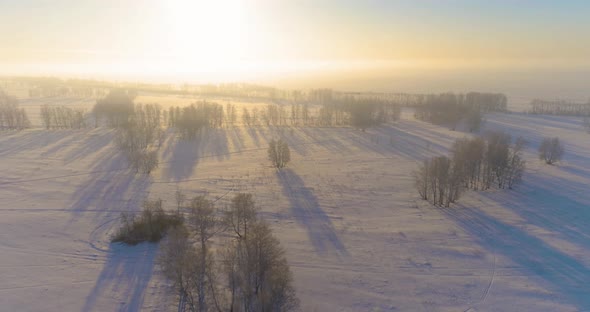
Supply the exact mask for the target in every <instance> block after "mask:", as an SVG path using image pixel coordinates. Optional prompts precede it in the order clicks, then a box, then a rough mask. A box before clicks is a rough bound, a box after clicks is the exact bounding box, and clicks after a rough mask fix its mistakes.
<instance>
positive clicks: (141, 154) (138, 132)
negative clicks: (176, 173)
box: [115, 118, 164, 174]
mask: <svg viewBox="0 0 590 312" xmlns="http://www.w3.org/2000/svg"><path fill="white" fill-rule="evenodd" d="M142 120H143V121H142ZM152 122H153V121H152ZM163 140H164V131H163V130H162V128H161V127H160V126H159V123H154V124H152V123H151V122H149V121H147V120H145V119H142V118H132V119H131V120H130V121H129V122H127V124H125V125H124V126H120V127H119V128H118V129H117V132H116V134H115V144H116V146H117V147H118V148H119V150H120V151H121V152H123V154H124V155H125V157H126V158H127V161H128V162H129V164H130V166H131V168H132V169H134V170H135V172H142V173H146V174H149V173H151V171H152V170H154V169H155V168H157V167H158V148H159V147H160V146H161V144H162V141H163Z"/></svg>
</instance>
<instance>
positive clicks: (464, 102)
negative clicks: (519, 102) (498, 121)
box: [415, 92, 508, 132]
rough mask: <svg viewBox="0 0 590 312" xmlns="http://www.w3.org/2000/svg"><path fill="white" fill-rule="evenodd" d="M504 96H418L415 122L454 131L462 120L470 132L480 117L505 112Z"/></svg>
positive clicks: (479, 123) (496, 94)
mask: <svg viewBox="0 0 590 312" xmlns="http://www.w3.org/2000/svg"><path fill="white" fill-rule="evenodd" d="M507 102H508V100H507V97H506V95H504V94H501V93H477V92H471V93H467V94H455V93H442V94H430V95H427V96H424V97H421V98H420V99H419V100H418V102H417V103H416V104H415V116H416V118H417V119H420V120H423V121H426V122H430V123H433V124H437V125H446V126H450V127H451V129H455V128H456V127H457V126H458V124H459V122H461V121H465V122H466V124H467V127H468V128H469V131H470V132H472V131H478V130H479V128H480V126H481V124H482V121H483V114H485V113H488V112H497V111H506V107H507Z"/></svg>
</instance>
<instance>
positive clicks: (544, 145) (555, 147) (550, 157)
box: [539, 137, 565, 165]
mask: <svg viewBox="0 0 590 312" xmlns="http://www.w3.org/2000/svg"><path fill="white" fill-rule="evenodd" d="M564 153H565V148H564V147H563V145H562V144H561V143H560V142H559V138H558V137H554V138H543V141H542V142H541V145H540V146H539V159H541V160H544V161H545V163H546V164H548V165H552V164H554V163H555V162H557V161H560V160H561V157H563V154H564Z"/></svg>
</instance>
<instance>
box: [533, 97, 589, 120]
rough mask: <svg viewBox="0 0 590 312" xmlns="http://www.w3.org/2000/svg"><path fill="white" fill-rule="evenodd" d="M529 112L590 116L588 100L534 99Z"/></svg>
mask: <svg viewBox="0 0 590 312" xmlns="http://www.w3.org/2000/svg"><path fill="white" fill-rule="evenodd" d="M530 113H531V114H542V115H567V116H590V102H588V103H574V102H569V101H562V100H557V101H545V100H539V99H535V100H532V101H531V110H530Z"/></svg>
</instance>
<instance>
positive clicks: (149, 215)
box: [111, 199, 184, 245]
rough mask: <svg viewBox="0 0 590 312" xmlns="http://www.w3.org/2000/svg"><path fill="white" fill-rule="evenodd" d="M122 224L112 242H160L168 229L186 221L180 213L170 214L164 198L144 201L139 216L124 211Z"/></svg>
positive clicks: (130, 243)
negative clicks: (163, 203)
mask: <svg viewBox="0 0 590 312" xmlns="http://www.w3.org/2000/svg"><path fill="white" fill-rule="evenodd" d="M121 219H122V223H123V224H122V226H121V228H119V230H118V231H117V232H116V233H115V235H113V237H112V240H111V241H112V242H122V243H125V244H128V245H136V244H139V243H142V242H146V241H148V242H152V243H153V242H158V241H160V239H162V237H164V235H165V234H166V232H167V231H168V229H170V228H172V227H177V226H180V225H182V224H183V223H184V220H183V218H182V217H181V216H180V215H178V214H169V213H166V212H165V211H164V209H163V208H162V200H161V199H158V200H153V201H149V200H147V201H144V203H143V211H142V212H141V214H140V215H139V216H136V215H134V214H130V213H122V214H121Z"/></svg>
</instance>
